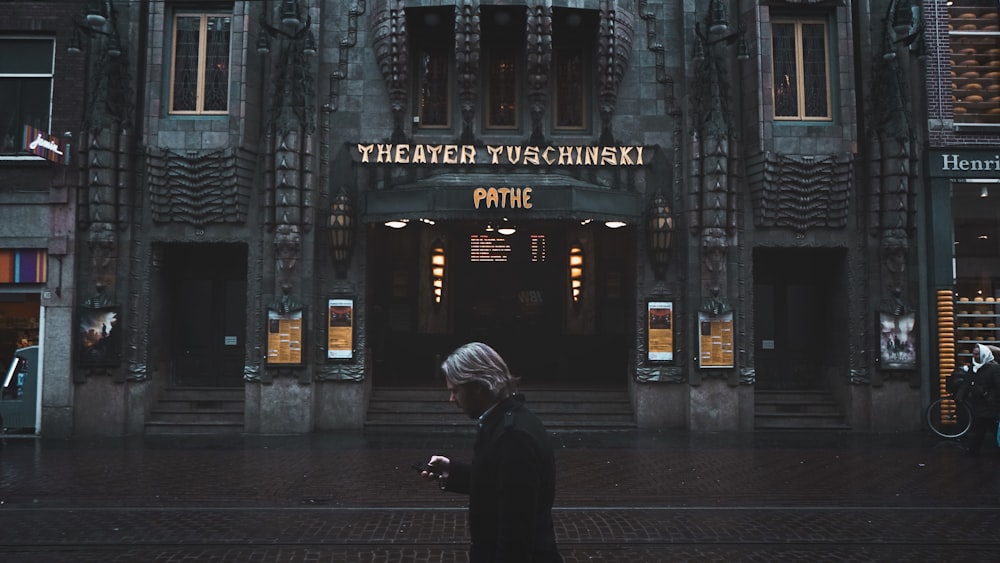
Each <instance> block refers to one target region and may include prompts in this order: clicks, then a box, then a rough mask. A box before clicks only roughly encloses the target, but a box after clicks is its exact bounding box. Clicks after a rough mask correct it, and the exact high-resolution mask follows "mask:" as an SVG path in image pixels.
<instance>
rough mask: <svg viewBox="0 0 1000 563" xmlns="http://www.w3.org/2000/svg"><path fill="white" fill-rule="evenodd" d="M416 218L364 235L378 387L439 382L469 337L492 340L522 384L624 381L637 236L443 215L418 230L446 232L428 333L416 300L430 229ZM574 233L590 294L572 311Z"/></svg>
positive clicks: (423, 289) (566, 224) (574, 225)
mask: <svg viewBox="0 0 1000 563" xmlns="http://www.w3.org/2000/svg"><path fill="white" fill-rule="evenodd" d="M413 223H416V222H411V224H410V225H409V226H407V227H406V228H404V229H400V230H392V229H388V228H385V227H383V226H382V225H375V226H373V229H372V231H371V233H372V236H371V237H370V239H369V240H370V245H369V252H370V254H369V264H370V270H369V276H368V283H367V289H368V292H369V296H370V301H369V318H370V325H369V341H370V342H371V352H372V359H373V362H374V363H373V366H374V367H373V370H374V373H373V382H374V383H375V384H376V385H379V386H383V385H387V386H412V385H429V386H435V385H442V384H443V383H442V382H441V381H440V376H439V374H438V373H437V369H438V367H439V366H440V363H441V361H442V360H444V358H445V357H446V356H447V355H448V354H449V353H450V352H451V351H453V350H454V349H455V348H457V347H458V346H461V345H462V344H465V343H467V342H470V341H482V342H486V343H487V344H489V345H491V346H493V347H494V348H496V350H497V351H498V352H499V353H500V354H501V355H502V356H503V357H504V359H505V360H506V361H507V363H508V365H509V367H510V369H511V372H513V373H514V375H516V376H518V377H520V378H521V385H522V386H525V387H531V386H558V387H624V386H625V385H626V384H627V381H628V379H627V370H628V349H629V344H630V343H631V342H632V341H633V340H634V332H633V330H634V329H633V327H634V318H633V317H631V316H630V311H631V306H632V304H633V303H634V291H633V286H634V277H633V275H632V273H631V272H632V271H633V270H634V258H633V256H632V251H631V247H632V244H633V237H634V233H632V232H631V231H629V230H628V229H620V230H612V229H609V228H607V227H605V226H604V225H603V224H595V225H590V226H589V227H587V228H585V229H581V225H580V223H579V222H576V221H560V220H550V221H545V220H531V221H529V220H522V221H518V222H517V225H516V226H517V228H516V231H515V232H514V233H510V234H502V233H500V231H499V229H498V228H497V227H496V226H495V225H494V226H491V225H490V224H489V223H487V222H486V221H485V220H484V221H451V222H448V223H438V224H437V225H436V226H434V228H433V229H434V234H433V235H432V236H424V238H426V239H428V240H431V239H433V238H444V239H445V240H447V241H449V245H448V248H449V252H448V259H447V264H448V269H447V274H446V275H445V277H446V280H447V281H446V286H445V287H446V291H447V294H448V300H447V308H446V311H447V323H446V324H445V325H443V326H442V327H441V328H440V329H439V330H436V331H434V332H431V331H422V330H421V329H420V319H419V315H420V312H419V311H420V305H419V303H418V300H419V299H420V297H419V296H420V295H422V294H425V293H428V292H430V288H429V284H430V275H429V273H428V271H427V269H426V268H425V267H424V266H423V265H424V264H425V262H429V259H427V257H421V256H420V245H419V240H420V239H421V236H422V235H421V234H420V232H419V230H418V229H422V228H428V227H424V226H422V225H420V224H413ZM569 233H573V234H572V235H570V234H569ZM580 240H589V241H592V244H591V245H590V246H588V249H591V252H590V253H589V254H587V255H586V260H587V261H588V262H587V263H588V264H589V265H590V264H592V269H590V270H588V272H590V273H591V275H590V277H588V278H587V279H586V280H585V281H586V283H587V284H592V285H591V286H589V287H588V290H589V292H588V293H587V296H588V298H589V299H591V300H592V301H590V302H587V303H585V304H581V307H582V308H583V309H580V310H579V311H578V310H576V309H573V307H574V305H573V304H572V303H570V300H569V298H568V297H569V295H570V280H569V268H568V263H569V250H570V247H571V246H572V245H574V244H576V243H578V242H579V241H580ZM578 313H580V314H578ZM578 319H586V320H583V321H581V320H578Z"/></svg>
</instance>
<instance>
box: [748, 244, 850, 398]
mask: <svg viewBox="0 0 1000 563" xmlns="http://www.w3.org/2000/svg"><path fill="white" fill-rule="evenodd" d="M846 255H847V253H846V250H843V249H799V248H796V249H772V248H761V249H756V250H754V255H753V264H754V338H755V343H754V347H755V348H754V350H755V354H754V356H755V358H756V375H757V388H758V389H760V390H768V391H770V390H822V389H824V388H825V387H826V382H825V374H826V373H827V372H828V371H829V370H828V368H830V367H832V366H841V365H844V363H845V362H846V361H847V351H848V340H847V321H848V318H847V267H846V262H847V259H846Z"/></svg>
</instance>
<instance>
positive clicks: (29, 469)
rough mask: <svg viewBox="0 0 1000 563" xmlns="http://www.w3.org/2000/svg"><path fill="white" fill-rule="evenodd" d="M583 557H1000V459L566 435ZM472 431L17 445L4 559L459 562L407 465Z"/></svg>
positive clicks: (777, 441) (572, 537) (787, 441)
mask: <svg viewBox="0 0 1000 563" xmlns="http://www.w3.org/2000/svg"><path fill="white" fill-rule="evenodd" d="M553 441H554V443H555V446H556V455H557V464H558V471H559V486H558V490H557V498H556V510H555V520H556V533H557V537H558V540H559V544H560V549H561V550H562V552H563V555H564V558H565V559H566V561H567V563H576V562H583V561H588V562H599V561H614V562H618V561H622V562H624V561H628V562H635V561H766V562H772V561H812V562H821V561H991V562H992V561H998V560H1000V454H998V453H997V452H996V451H995V450H991V451H989V452H987V453H986V454H984V455H983V456H982V457H979V458H969V457H965V456H963V455H962V452H961V450H959V449H958V448H957V447H956V446H955V445H954V444H953V443H951V442H946V441H940V440H938V439H936V438H933V437H931V436H930V435H929V434H919V433H914V434H893V435H860V434H841V433H801V434H800V433H780V432H775V433H759V432H758V433H754V434H696V433H686V432H645V431H634V432H632V431H627V432H606V433H596V432H588V433H576V432H574V433H566V434H557V435H554V436H553ZM471 445H472V435H471V432H465V433H448V434H446V433H422V434H417V433H413V434H389V433H385V432H379V433H371V432H361V431H357V432H344V433H333V434H318V435H310V436H272V437H230V438H209V437H188V438H179V437H171V438H152V437H149V438H141V437H135V438H126V439H74V440H69V441H52V440H35V439H14V438H6V439H4V440H2V446H0V561H17V562H20V561H28V562H63V561H65V562H69V561H72V562H102V563H103V562H112V561H125V562H133V561H136V562H147V561H149V562H154V561H155V562H181V561H184V562H188V561H211V562H244V561H259V562H279V561H319V562H323V561H330V562H334V561H338V562H339V561H345V562H346V561H351V562H355V561H365V562H383V561H385V562H390V561H392V562H395V561H401V562H402V561H405V562H411V561H412V562H460V561H466V560H467V557H466V546H467V542H468V535H467V531H466V518H465V517H466V512H465V500H466V499H465V498H464V497H461V496H457V495H452V494H449V493H442V492H441V491H439V490H437V488H436V487H435V486H434V485H433V484H432V483H427V482H424V481H423V480H421V479H420V478H419V477H418V476H417V475H416V472H414V471H413V470H412V469H410V467H409V465H410V464H411V463H413V462H417V461H422V460H424V459H425V458H426V457H427V456H428V455H430V454H431V453H445V454H450V455H453V456H454V457H457V458H467V457H468V454H469V451H470V449H471Z"/></svg>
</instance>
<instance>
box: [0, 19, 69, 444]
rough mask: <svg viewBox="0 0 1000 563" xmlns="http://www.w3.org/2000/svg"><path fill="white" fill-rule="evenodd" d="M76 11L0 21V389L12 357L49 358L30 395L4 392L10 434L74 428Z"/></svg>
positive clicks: (41, 362)
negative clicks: (72, 51)
mask: <svg viewBox="0 0 1000 563" xmlns="http://www.w3.org/2000/svg"><path fill="white" fill-rule="evenodd" d="M78 9H79V5H77V4H70V3H65V2H55V3H53V2H21V3H18V4H13V3H6V4H4V5H3V14H2V15H0V364H2V365H3V371H2V372H0V373H2V374H0V383H3V382H4V381H5V380H7V379H8V378H7V373H8V366H10V365H11V363H12V361H13V360H14V353H15V351H17V350H19V349H24V348H29V347H35V346H37V347H38V350H39V351H41V352H42V353H41V354H40V355H39V356H38V362H37V363H36V365H32V366H28V367H27V370H28V371H29V372H30V373H32V374H34V375H32V376H31V377H29V378H28V381H26V382H25V381H23V380H22V381H21V383H22V384H24V385H27V386H29V387H33V388H34V390H33V391H28V389H27V388H25V387H23V386H22V385H19V384H18V383H19V382H18V379H19V378H18V377H12V378H11V379H10V385H9V386H8V387H7V388H5V389H4V390H3V394H2V400H0V416H2V417H3V420H4V426H5V427H7V428H11V429H18V430H20V429H24V428H30V429H37V428H39V427H40V426H41V427H50V428H53V429H55V430H56V432H60V433H61V432H65V429H68V428H71V427H72V417H73V406H74V404H73V385H72V381H71V380H70V379H69V377H68V374H70V373H71V372H72V369H73V366H72V364H71V362H70V342H71V339H72V337H71V334H72V332H73V329H72V323H73V308H72V305H73V303H74V295H75V293H76V289H75V284H74V279H73V272H74V270H75V253H74V246H75V244H76V233H75V228H74V218H75V215H76V205H77V201H76V194H77V188H76V185H77V184H78V182H79V179H78V178H77V175H76V170H75V168H74V167H72V166H70V163H71V161H72V160H73V159H74V155H75V154H76V153H77V152H78V151H79V142H78V140H77V139H76V138H75V135H76V133H77V132H78V131H80V130H82V128H83V126H82V122H81V116H82V114H83V100H82V99H81V98H80V95H81V91H82V84H83V83H84V81H85V77H86V74H85V71H84V69H83V68H82V67H81V65H79V64H78V63H77V62H75V61H74V60H73V59H72V58H71V57H68V56H66V55H65V42H66V40H67V37H68V36H67V33H68V31H69V29H70V27H71V26H70V24H71V22H72V18H73V17H75V16H76V15H77V11H78ZM11 375H17V374H11ZM37 377H40V378H41V381H40V382H39V381H38V379H36V378H37ZM39 383H40V384H41V390H42V393H38V392H37V391H38V386H39ZM41 404H44V405H45V409H44V415H43V414H42V411H41V410H40V409H39V406H40V405H41Z"/></svg>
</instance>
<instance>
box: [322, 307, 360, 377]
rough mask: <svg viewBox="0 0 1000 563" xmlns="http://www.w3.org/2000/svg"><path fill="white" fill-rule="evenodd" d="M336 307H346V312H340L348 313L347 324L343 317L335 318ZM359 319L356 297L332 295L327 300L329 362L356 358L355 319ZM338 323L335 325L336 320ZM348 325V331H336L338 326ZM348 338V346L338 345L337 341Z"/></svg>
mask: <svg viewBox="0 0 1000 563" xmlns="http://www.w3.org/2000/svg"><path fill="white" fill-rule="evenodd" d="M334 307H336V308H338V309H339V310H344V309H346V310H347V311H346V313H344V312H341V313H339V314H341V315H342V314H346V315H348V317H347V324H346V325H344V324H342V323H343V317H338V318H336V319H335V318H334ZM355 319H357V311H355V309H354V298H353V297H350V296H347V297H330V298H329V299H327V301H326V317H325V323H324V324H325V325H326V360H327V361H328V362H334V361H344V360H353V359H354V321H355ZM335 321H336V322H337V323H338V324H337V325H335V324H334V322H335ZM344 327H346V328H347V329H348V331H346V332H341V331H336V330H335V329H337V328H344ZM345 338H346V341H347V345H346V346H337V347H335V344H336V343H337V342H340V341H343V340H344V339H345Z"/></svg>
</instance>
